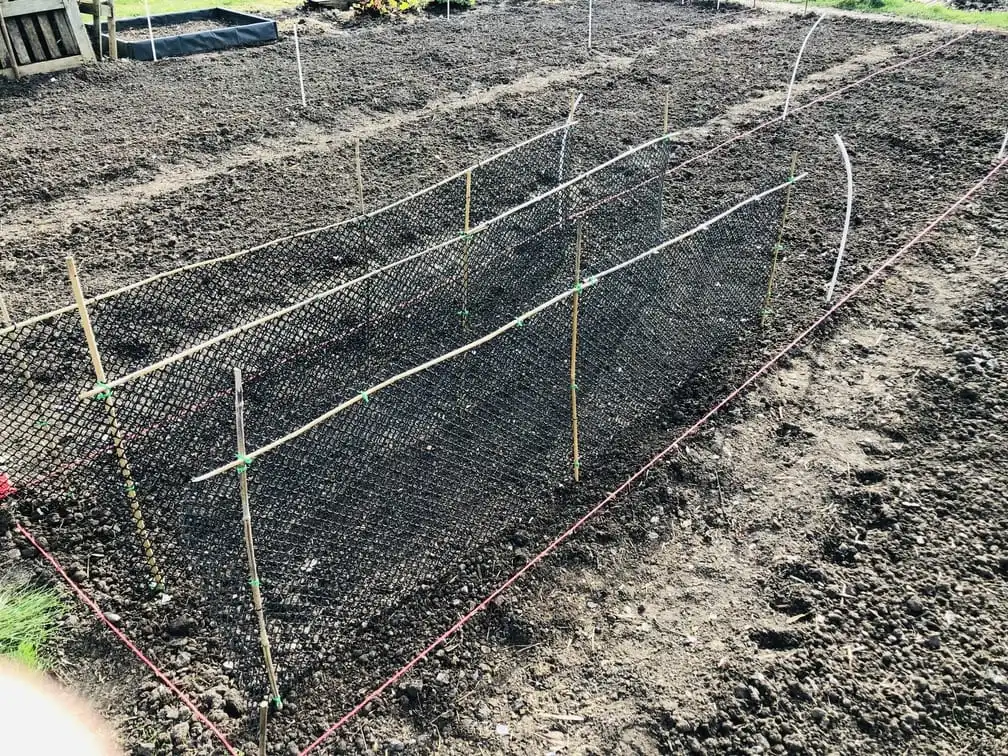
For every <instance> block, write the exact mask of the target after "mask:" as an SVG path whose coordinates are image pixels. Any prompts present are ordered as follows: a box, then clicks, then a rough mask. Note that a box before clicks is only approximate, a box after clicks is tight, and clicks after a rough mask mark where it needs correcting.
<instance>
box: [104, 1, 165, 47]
mask: <svg viewBox="0 0 1008 756" xmlns="http://www.w3.org/2000/svg"><path fill="white" fill-rule="evenodd" d="M144 15H145V16H147V36H148V37H150V54H151V58H153V59H154V60H153V62H154V63H157V48H156V47H154V26H153V25H152V24H151V17H150V3H149V2H147V0H144ZM95 23H96V24H98V27H99V29H100V28H101V19H100V18H99V17H97V16H96V17H95ZM98 38H99V39H101V34H99V35H98ZM99 44H101V43H100V42H99ZM98 52H99V55H98V57H99V58H100V57H101V51H100V50H99V51H98Z"/></svg>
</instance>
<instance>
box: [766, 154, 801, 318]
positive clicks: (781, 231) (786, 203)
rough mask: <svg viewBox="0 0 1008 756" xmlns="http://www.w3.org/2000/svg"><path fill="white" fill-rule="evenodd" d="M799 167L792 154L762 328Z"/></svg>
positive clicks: (767, 312) (767, 309) (795, 157)
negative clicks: (796, 170) (796, 171)
mask: <svg viewBox="0 0 1008 756" xmlns="http://www.w3.org/2000/svg"><path fill="white" fill-rule="evenodd" d="M797 167H798V153H797V152H794V153H792V154H791V173H790V174H788V175H789V177H790V178H789V179H788V186H787V191H786V192H785V194H784V213H783V215H781V222H780V227H779V228H778V229H777V241H776V242H775V243H774V248H773V262H772V263H771V264H770V278H769V280H768V281H767V290H766V296H765V297H764V298H763V317H762V320H761V321H760V326H761V327H764V328H765V327H766V321H767V315H769V313H770V297H771V295H772V294H773V284H774V278H775V276H776V275H777V259H778V256H779V254H780V252H781V251H782V249H783V242H784V228H785V227H786V225H787V217H788V212H789V211H790V209H791V190H792V189H793V187H794V176H795V169H796V168H797Z"/></svg>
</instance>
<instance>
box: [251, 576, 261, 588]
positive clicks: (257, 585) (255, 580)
mask: <svg viewBox="0 0 1008 756" xmlns="http://www.w3.org/2000/svg"><path fill="white" fill-rule="evenodd" d="M249 585H251V586H252V587H253V588H258V587H259V586H260V585H262V583H260V582H259V578H256V579H254V580H249Z"/></svg>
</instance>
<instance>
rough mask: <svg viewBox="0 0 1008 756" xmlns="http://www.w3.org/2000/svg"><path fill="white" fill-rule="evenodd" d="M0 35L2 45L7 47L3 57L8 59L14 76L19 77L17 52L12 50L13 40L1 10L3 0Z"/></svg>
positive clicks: (0, 2) (0, 14)
mask: <svg viewBox="0 0 1008 756" xmlns="http://www.w3.org/2000/svg"><path fill="white" fill-rule="evenodd" d="M0 37H2V41H3V43H4V47H5V48H6V49H7V54H6V56H5V57H6V58H7V60H8V64H9V65H10V69H11V71H13V72H14V78H15V79H20V78H21V71H20V70H19V69H18V61H17V53H15V52H14V42H13V40H11V38H10V30H9V29H8V28H7V19H6V17H5V16H4V12H3V0H0Z"/></svg>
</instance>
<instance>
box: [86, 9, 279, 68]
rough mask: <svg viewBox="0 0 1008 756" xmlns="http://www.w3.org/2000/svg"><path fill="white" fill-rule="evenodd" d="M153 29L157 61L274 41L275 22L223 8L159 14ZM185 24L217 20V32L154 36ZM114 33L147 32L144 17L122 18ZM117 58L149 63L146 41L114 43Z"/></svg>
mask: <svg viewBox="0 0 1008 756" xmlns="http://www.w3.org/2000/svg"><path fill="white" fill-rule="evenodd" d="M150 20H151V26H152V27H153V30H154V50H156V51H157V57H158V59H161V58H178V57H182V56H184V55H197V54H199V53H205V52H213V51H215V50H226V49H228V48H230V47H244V46H247V45H260V44H265V43H269V42H275V41H276V40H277V25H276V21H271V20H270V19H268V18H263V17H262V16H254V15H252V14H251V13H241V12H239V11H233V10H229V9H227V8H202V9H199V10H191V11H178V12H176V13H160V14H157V15H153V16H151V17H150ZM186 21H220V22H221V27H220V28H218V29H207V30H206V31H199V32H192V33H190V34H178V35H176V36H172V37H158V36H157V30H158V27H164V26H172V25H174V24H181V23H185V22H186ZM116 29H117V30H128V29H144V30H146V29H147V17H146V16H138V17H136V18H122V19H117V20H116ZM102 46H103V47H105V49H106V50H108V34H103V35H102ZM116 47H117V49H118V51H119V57H121V58H134V59H135V60H153V59H154V56H153V54H152V51H151V43H150V40H149V39H144V40H139V41H125V40H122V39H119V40H117V41H116Z"/></svg>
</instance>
